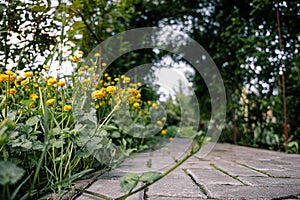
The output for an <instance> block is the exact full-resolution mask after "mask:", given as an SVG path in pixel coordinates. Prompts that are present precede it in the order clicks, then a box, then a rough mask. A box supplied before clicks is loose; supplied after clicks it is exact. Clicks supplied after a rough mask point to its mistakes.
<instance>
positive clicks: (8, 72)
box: [5, 71, 15, 76]
mask: <svg viewBox="0 0 300 200" xmlns="http://www.w3.org/2000/svg"><path fill="white" fill-rule="evenodd" d="M5 73H6V74H7V75H9V76H13V75H14V74H15V73H14V72H12V71H7V72H5Z"/></svg>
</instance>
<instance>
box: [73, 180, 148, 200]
mask: <svg viewBox="0 0 300 200" xmlns="http://www.w3.org/2000/svg"><path fill="white" fill-rule="evenodd" d="M87 190H88V191H91V192H96V193H99V194H102V195H105V196H108V197H111V198H116V197H119V196H121V195H123V194H125V193H123V192H121V187H120V181H119V180H107V179H100V180H98V181H96V182H95V183H93V184H92V185H91V186H90V187H89V188H88V189H87ZM143 195H144V194H143V192H140V193H137V194H135V195H133V196H131V197H129V198H127V199H128V200H139V199H142V197H143ZM77 199H78V200H96V199H97V200H99V199H100V198H97V197H94V196H92V195H89V194H82V195H81V196H79V197H78V198H77Z"/></svg>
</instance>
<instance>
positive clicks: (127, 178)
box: [120, 173, 139, 192]
mask: <svg viewBox="0 0 300 200" xmlns="http://www.w3.org/2000/svg"><path fill="white" fill-rule="evenodd" d="M138 181H139V177H138V175H137V174H135V173H127V174H125V175H124V176H123V177H122V178H121V183H120V185H121V190H122V192H129V191H131V190H133V189H134V188H135V187H136V185H137V183H138Z"/></svg>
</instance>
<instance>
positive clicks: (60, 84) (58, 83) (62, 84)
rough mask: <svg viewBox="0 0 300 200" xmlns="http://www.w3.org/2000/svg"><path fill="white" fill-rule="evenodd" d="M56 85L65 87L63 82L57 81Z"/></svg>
mask: <svg viewBox="0 0 300 200" xmlns="http://www.w3.org/2000/svg"><path fill="white" fill-rule="evenodd" d="M56 85H57V86H61V87H63V86H65V85H66V83H65V82H64V81H58V82H57V83H56Z"/></svg>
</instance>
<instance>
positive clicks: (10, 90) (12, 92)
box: [8, 88, 17, 95]
mask: <svg viewBox="0 0 300 200" xmlns="http://www.w3.org/2000/svg"><path fill="white" fill-rule="evenodd" d="M8 93H9V94H11V95H14V94H16V93H17V90H16V89H15V88H11V89H9V92H8Z"/></svg>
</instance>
